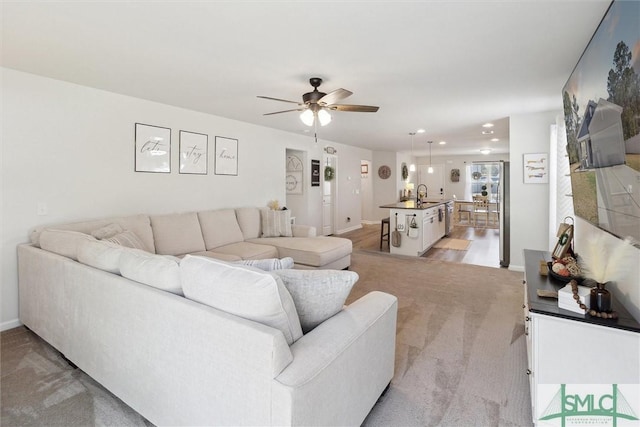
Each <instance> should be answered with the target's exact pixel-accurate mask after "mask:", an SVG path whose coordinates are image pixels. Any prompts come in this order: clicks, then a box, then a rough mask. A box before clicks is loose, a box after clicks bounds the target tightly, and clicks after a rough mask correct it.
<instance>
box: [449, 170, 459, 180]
mask: <svg viewBox="0 0 640 427" xmlns="http://www.w3.org/2000/svg"><path fill="white" fill-rule="evenodd" d="M459 181H460V169H451V182H459Z"/></svg>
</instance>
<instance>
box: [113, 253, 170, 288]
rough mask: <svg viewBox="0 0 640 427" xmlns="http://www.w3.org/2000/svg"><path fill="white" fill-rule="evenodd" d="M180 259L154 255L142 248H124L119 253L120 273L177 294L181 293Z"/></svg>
mask: <svg viewBox="0 0 640 427" xmlns="http://www.w3.org/2000/svg"><path fill="white" fill-rule="evenodd" d="M179 264H180V260H179V259H178V258H176V257H174V256H171V255H156V254H152V253H149V252H145V251H143V250H137V249H124V250H123V251H122V253H121V254H120V263H119V267H120V274H122V276H123V277H126V278H127V279H131V280H134V281H136V282H140V283H144V284H145V285H148V286H153V287H154V288H158V289H162V290H163V291H167V292H171V293H174V294H177V295H183V293H182V281H181V279H180V266H179Z"/></svg>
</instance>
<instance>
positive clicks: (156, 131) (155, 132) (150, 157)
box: [134, 123, 171, 173]
mask: <svg viewBox="0 0 640 427" xmlns="http://www.w3.org/2000/svg"><path fill="white" fill-rule="evenodd" d="M134 156H135V171H136V172H157V173H171V129H170V128H165V127H161V126H153V125H146V124H143V123H136V128H135V154H134Z"/></svg>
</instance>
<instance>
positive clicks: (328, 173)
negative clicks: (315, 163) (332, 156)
mask: <svg viewBox="0 0 640 427" xmlns="http://www.w3.org/2000/svg"><path fill="white" fill-rule="evenodd" d="M335 176H336V171H335V169H334V168H333V167H331V166H325V167H324V180H325V181H331V180H332V179H333V178H335Z"/></svg>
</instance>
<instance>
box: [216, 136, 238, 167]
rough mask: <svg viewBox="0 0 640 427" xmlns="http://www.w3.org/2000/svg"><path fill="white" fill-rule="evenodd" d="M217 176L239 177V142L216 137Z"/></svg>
mask: <svg viewBox="0 0 640 427" xmlns="http://www.w3.org/2000/svg"><path fill="white" fill-rule="evenodd" d="M215 170H216V171H215V174H216V175H236V176H237V175H238V140H237V139H233V138H225V137H223V136H216V158H215Z"/></svg>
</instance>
